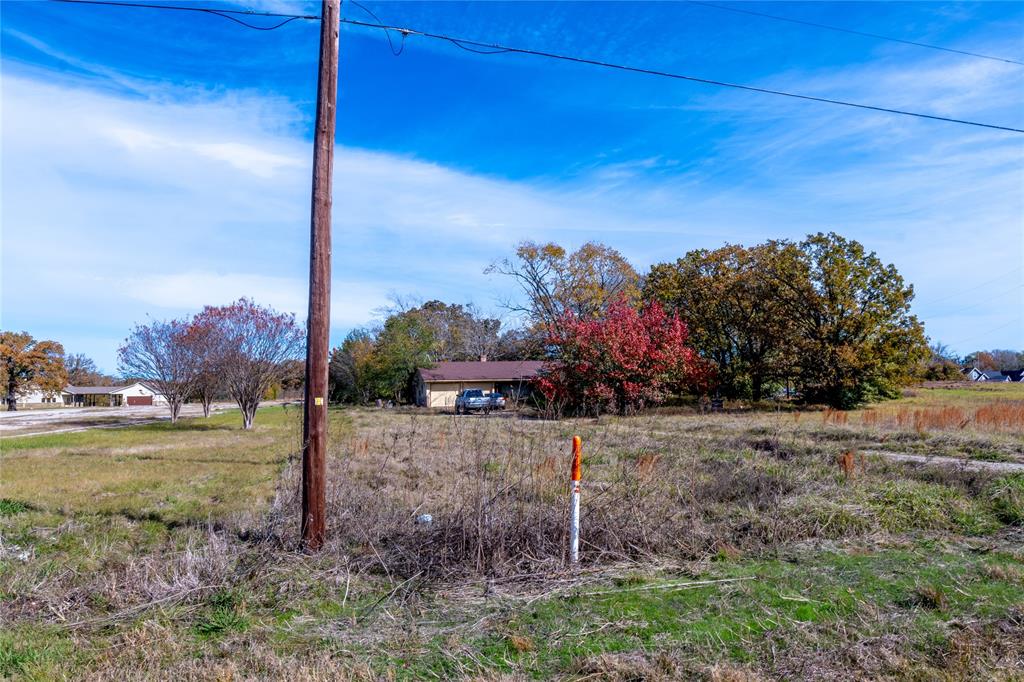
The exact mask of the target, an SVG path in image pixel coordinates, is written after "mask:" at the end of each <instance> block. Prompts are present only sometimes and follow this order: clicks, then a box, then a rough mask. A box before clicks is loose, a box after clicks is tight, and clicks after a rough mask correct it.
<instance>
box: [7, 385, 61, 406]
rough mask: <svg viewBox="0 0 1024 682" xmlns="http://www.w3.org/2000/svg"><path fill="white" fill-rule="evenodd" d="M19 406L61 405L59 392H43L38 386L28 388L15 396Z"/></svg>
mask: <svg viewBox="0 0 1024 682" xmlns="http://www.w3.org/2000/svg"><path fill="white" fill-rule="evenodd" d="M17 400H18V404H19V405H62V404H63V401H62V400H61V394H60V392H54V391H44V390H42V389H41V388H39V387H38V386H29V387H27V388H26V389H25V390H24V391H22V392H21V393H18V394H17Z"/></svg>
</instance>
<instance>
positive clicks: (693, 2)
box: [686, 0, 1024, 66]
mask: <svg viewBox="0 0 1024 682" xmlns="http://www.w3.org/2000/svg"><path fill="white" fill-rule="evenodd" d="M686 2H688V3H690V4H691V5H701V6H703V7H712V8H714V9H719V10H724V11H726V12H736V13H737V14H749V15H751V16H755V17H762V18H764V19H774V20H775V21H785V22H789V23H791V24H801V25H802V26H813V27H814V28H823V29H825V30H828V31H838V32H839V33H849V34H852V35H855V36H864V37H866V38H875V39H877V40H888V41H890V42H893V43H902V44H904V45H913V46H914V47H924V48H928V49H929V50H941V51H943V52H953V53H955V54H962V55H966V56H968V57H978V58H980V59H991V60H993V61H997V62H1005V63H1007V64H1017V65H1019V66H1024V62H1019V61H1017V60H1015V59H1006V58H1005V57H993V56H992V55H987V54H980V53H978V52H968V51H967V50H956V49H954V48H952V47H942V46H940V45H931V44H929V43H921V42H918V41H916V40H905V39H903V38H893V37H892V36H884V35H881V34H878V33H868V32H867V31H857V30H855V29H852V28H843V27H841V26H831V25H829V24H819V23H818V22H816V21H805V20H803V19H793V18H791V17H781V16H779V15H777V14H765V13H764V12H755V11H754V10H749V9H741V8H739V7H730V6H727V5H718V4H715V3H713V2H702V1H701V0H686Z"/></svg>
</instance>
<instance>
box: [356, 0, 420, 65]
mask: <svg viewBox="0 0 1024 682" xmlns="http://www.w3.org/2000/svg"><path fill="white" fill-rule="evenodd" d="M349 2H350V3H352V4H353V5H355V6H356V7H358V8H359V9H361V10H363V11H364V12H366V13H367V14H369V15H370V16H371V17H373V19H374V21H377V22H380V20H381V19H380V17H378V16H377V15H376V14H374V13H373V11H372V10H371V9H370V8H369V7H367V6H366V5H364V4H362V3H360V2H356V0H349ZM384 35H385V36H386V37H387V39H388V47H390V48H391V54H393V55H395V56H396V57H398V56H400V55H401V54H402V53H403V52H405V37H406V34H405V33H402V42H401V44H400V45H399V46H398V50H395V44H394V43H393V42H391V31H384Z"/></svg>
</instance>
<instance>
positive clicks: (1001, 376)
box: [982, 370, 1006, 381]
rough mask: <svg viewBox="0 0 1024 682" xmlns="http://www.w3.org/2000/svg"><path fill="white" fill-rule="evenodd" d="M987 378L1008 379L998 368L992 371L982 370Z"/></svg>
mask: <svg viewBox="0 0 1024 682" xmlns="http://www.w3.org/2000/svg"><path fill="white" fill-rule="evenodd" d="M982 374H984V375H985V378H986V379H988V380H989V381H1006V375H1004V374H1003V373H1002V372H1000V371H998V370H992V371H990V372H982Z"/></svg>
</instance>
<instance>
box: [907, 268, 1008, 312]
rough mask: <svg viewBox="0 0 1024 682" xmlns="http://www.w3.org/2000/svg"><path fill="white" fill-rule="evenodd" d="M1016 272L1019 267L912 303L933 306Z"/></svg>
mask: <svg viewBox="0 0 1024 682" xmlns="http://www.w3.org/2000/svg"><path fill="white" fill-rule="evenodd" d="M1017 274H1020V269H1019V268H1018V269H1014V270H1007V271H1006V272H1004V273H1003V274H1001V275H998V276H996V277H993V278H992V279H987V280H985V281H984V282H982V283H981V284H976V285H974V286H972V287H969V288H967V289H960V290H959V291H954V292H953V293H952V294H949V295H947V296H943V297H942V298H934V299H926V300H924V301H915V302H914V305H915V306H926V307H928V306H933V305H935V304H936V303H942V302H944V301H948V300H950V299H954V298H957V297H959V296H962V295H963V294H969V293H971V292H972V291H977V290H978V289H981V288H982V287H986V286H988V285H989V284H992V283H993V282H998V281H999V280H1001V279H1003V278H1004V277H1006V276H1007V275H1017Z"/></svg>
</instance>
